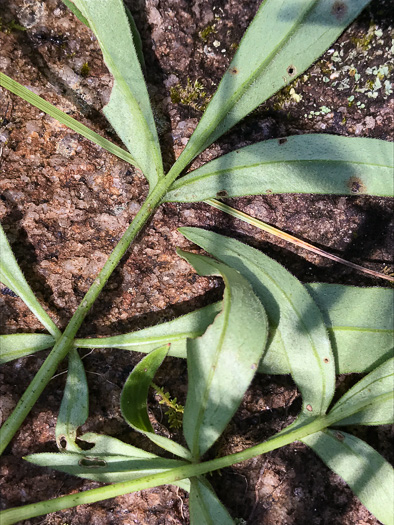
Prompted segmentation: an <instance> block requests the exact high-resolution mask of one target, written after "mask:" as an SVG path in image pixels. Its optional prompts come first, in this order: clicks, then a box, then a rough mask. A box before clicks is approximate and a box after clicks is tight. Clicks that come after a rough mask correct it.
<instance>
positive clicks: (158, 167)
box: [74, 0, 163, 188]
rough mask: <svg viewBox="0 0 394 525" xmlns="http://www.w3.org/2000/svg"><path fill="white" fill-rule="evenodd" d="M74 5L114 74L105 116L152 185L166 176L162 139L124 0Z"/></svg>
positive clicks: (81, 1) (88, 0) (82, 0)
mask: <svg viewBox="0 0 394 525" xmlns="http://www.w3.org/2000/svg"><path fill="white" fill-rule="evenodd" d="M74 4H75V5H76V7H77V8H78V9H79V10H80V11H81V13H82V15H83V16H84V17H85V18H86V19H87V20H88V22H89V26H90V28H91V29H92V31H93V32H94V34H95V35H96V37H97V40H98V42H99V44H100V47H101V50H102V52H103V57H104V61H105V63H106V65H107V67H108V69H109V71H110V73H111V74H112V75H113V77H114V85H113V88H112V92H111V97H110V101H109V103H108V104H107V105H106V106H105V107H104V108H103V112H104V115H105V116H106V117H107V119H108V120H109V122H110V124H111V125H112V127H113V128H114V130H115V131H116V133H117V134H118V135H119V137H120V138H121V139H122V141H123V143H124V144H125V145H126V147H127V149H128V150H129V151H130V153H131V154H132V156H133V157H134V158H135V159H136V161H137V164H138V166H139V167H140V169H141V170H142V172H143V173H144V175H145V176H146V178H147V179H148V181H149V184H150V186H151V188H153V187H154V186H156V184H157V182H158V180H159V178H161V177H162V176H163V165H162V160H161V153H160V146H159V139H158V136H157V131H156V126H155V122H154V118H153V113H152V108H151V105H150V101H149V95H148V91H147V89H146V85H145V81H144V77H143V75H142V71H141V66H140V63H139V60H138V56H137V53H136V49H135V46H134V42H133V37H132V33H131V30H130V25H129V21H128V19H127V15H126V12H125V9H124V5H123V2H122V1H121V0H107V1H106V2H97V0H75V1H74ZM137 137H138V140H136V138H137Z"/></svg>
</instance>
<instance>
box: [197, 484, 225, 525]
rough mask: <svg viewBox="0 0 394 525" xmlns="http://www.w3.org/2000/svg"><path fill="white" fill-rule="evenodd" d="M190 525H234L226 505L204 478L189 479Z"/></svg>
mask: <svg viewBox="0 0 394 525" xmlns="http://www.w3.org/2000/svg"><path fill="white" fill-rule="evenodd" d="M189 506H190V525H219V524H220V525H235V522H234V521H233V519H232V518H231V516H230V514H229V513H228V511H227V509H226V507H225V506H224V505H223V504H222V503H221V502H220V500H219V498H218V497H217V496H216V494H215V491H214V490H213V488H212V487H211V486H210V484H209V483H208V482H207V480H206V479H204V478H192V479H191V480H190V496H189Z"/></svg>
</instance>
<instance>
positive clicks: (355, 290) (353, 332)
mask: <svg viewBox="0 0 394 525" xmlns="http://www.w3.org/2000/svg"><path fill="white" fill-rule="evenodd" d="M305 287H306V289H307V290H308V292H309V293H310V294H311V295H312V297H313V299H314V300H315V301H316V303H317V305H318V307H319V308H320V311H321V313H322V315H323V319H324V323H325V325H326V327H327V328H328V331H329V334H330V337H331V344H332V347H333V352H334V355H335V365H336V372H337V374H351V373H354V372H358V373H363V372H370V371H371V370H373V369H374V368H376V367H377V366H378V365H380V364H382V363H383V362H384V361H386V360H387V359H389V358H390V357H393V356H394V348H393V347H394V326H393V304H394V290H393V289H390V288H377V287H374V288H372V287H371V288H360V287H356V286H345V285H338V284H326V283H313V284H306V285H305ZM365 305H368V307H367V308H366V307H365Z"/></svg>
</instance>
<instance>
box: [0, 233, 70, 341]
mask: <svg viewBox="0 0 394 525" xmlns="http://www.w3.org/2000/svg"><path fill="white" fill-rule="evenodd" d="M0 256H1V258H0V282H2V283H3V284H5V286H7V287H8V288H9V289H10V290H12V291H13V292H14V293H16V294H17V295H19V297H20V298H21V299H22V301H23V302H24V303H25V304H26V306H27V307H28V308H29V309H30V310H31V311H32V312H33V314H34V315H35V316H36V317H37V319H38V320H39V321H40V322H41V323H42V324H43V325H44V326H45V328H46V329H47V330H48V332H49V333H50V334H52V335H53V337H55V338H56V339H57V338H58V337H60V335H61V332H60V330H59V329H58V328H57V326H56V325H55V323H54V322H53V321H52V319H51V318H50V317H49V315H48V314H47V313H46V311H45V310H44V309H43V307H42V306H41V305H40V303H39V302H38V300H37V299H36V297H35V295H34V293H33V291H32V289H31V288H30V286H29V285H28V284H27V281H26V279H25V277H24V275H23V273H22V271H21V269H20V268H19V265H18V263H17V261H16V259H15V256H14V254H13V253H12V249H11V246H10V245H9V243H8V240H7V237H6V235H5V233H4V230H3V227H2V226H1V224H0Z"/></svg>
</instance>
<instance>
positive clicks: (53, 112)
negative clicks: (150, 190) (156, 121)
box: [0, 72, 138, 167]
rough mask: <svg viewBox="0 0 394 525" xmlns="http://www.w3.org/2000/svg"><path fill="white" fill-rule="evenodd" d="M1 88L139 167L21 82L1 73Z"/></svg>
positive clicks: (110, 143)
mask: <svg viewBox="0 0 394 525" xmlns="http://www.w3.org/2000/svg"><path fill="white" fill-rule="evenodd" d="M0 86H2V87H4V88H6V89H8V91H11V93H14V94H15V95H18V96H19V97H21V98H23V100H26V102H29V104H32V105H33V106H35V107H36V108H38V109H39V110H41V111H44V113H46V114H47V115H49V116H50V117H53V118H54V119H56V120H58V121H59V122H60V123H61V124H64V125H65V126H67V127H68V128H70V129H72V130H73V131H75V132H76V133H79V135H82V137H85V138H86V139H88V140H91V141H92V142H94V143H95V144H97V145H98V146H100V147H101V148H104V149H105V150H107V151H108V152H109V153H112V154H113V155H116V156H117V157H119V158H120V159H122V160H124V161H126V162H128V163H129V164H132V165H133V166H137V167H138V164H137V161H136V160H135V159H134V157H132V155H130V153H129V152H127V151H125V150H124V149H122V148H120V147H119V146H117V145H116V144H113V143H112V142H110V141H109V140H107V139H105V138H104V137H102V136H101V135H99V134H98V133H96V132H94V131H92V130H91V129H89V128H88V127H87V126H85V125H84V124H82V123H81V122H78V120H75V119H74V118H72V117H70V115H67V113H64V111H61V110H60V109H58V108H57V107H55V106H53V105H52V104H50V103H49V102H47V101H46V100H44V99H43V98H41V97H39V96H38V95H36V94H35V93H33V92H32V91H30V89H27V88H26V87H25V86H22V84H19V82H16V81H15V80H12V78H10V77H7V75H5V74H4V73H1V72H0Z"/></svg>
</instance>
